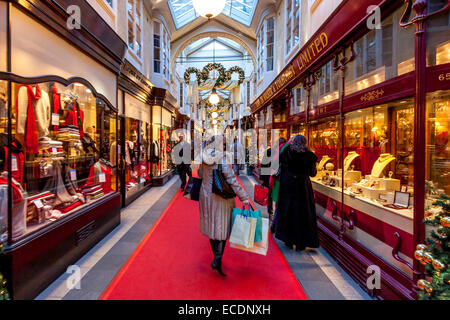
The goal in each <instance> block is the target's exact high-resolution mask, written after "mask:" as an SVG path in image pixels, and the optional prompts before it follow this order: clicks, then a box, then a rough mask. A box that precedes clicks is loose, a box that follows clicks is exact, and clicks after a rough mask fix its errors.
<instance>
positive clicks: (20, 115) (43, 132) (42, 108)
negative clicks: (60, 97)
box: [16, 85, 51, 153]
mask: <svg viewBox="0 0 450 320" xmlns="http://www.w3.org/2000/svg"><path fill="white" fill-rule="evenodd" d="M16 115H17V134H20V135H24V136H25V141H26V143H25V150H26V152H27V153H37V152H39V149H38V140H39V139H40V138H42V137H45V136H47V135H48V134H49V127H50V122H51V110H50V99H49V96H48V93H47V92H45V91H44V90H42V89H41V88H40V87H39V85H36V86H34V87H32V86H31V85H25V86H20V89H19V94H18V96H17V101H16Z"/></svg>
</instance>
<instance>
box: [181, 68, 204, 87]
mask: <svg viewBox="0 0 450 320" xmlns="http://www.w3.org/2000/svg"><path fill="white" fill-rule="evenodd" d="M191 73H195V76H196V77H197V83H198V84H199V85H200V83H202V72H201V71H200V70H198V69H197V68H194V67H189V68H187V69H186V71H185V72H184V82H185V83H186V84H189V82H190V80H191Z"/></svg>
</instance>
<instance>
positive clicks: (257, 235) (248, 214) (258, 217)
mask: <svg viewBox="0 0 450 320" xmlns="http://www.w3.org/2000/svg"><path fill="white" fill-rule="evenodd" d="M239 215H243V216H246V217H250V218H256V228H255V239H254V241H255V242H261V241H262V238H263V232H262V218H261V211H259V210H256V211H253V210H251V209H250V208H249V209H247V210H245V207H243V208H242V209H239V208H234V209H233V217H232V220H231V223H232V224H233V223H234V221H235V219H236V217H237V216H239Z"/></svg>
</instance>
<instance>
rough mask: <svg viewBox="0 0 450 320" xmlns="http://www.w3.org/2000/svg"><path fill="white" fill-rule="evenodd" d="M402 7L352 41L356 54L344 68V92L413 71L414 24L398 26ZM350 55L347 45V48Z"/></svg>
mask: <svg viewBox="0 0 450 320" xmlns="http://www.w3.org/2000/svg"><path fill="white" fill-rule="evenodd" d="M403 10H404V8H403V7H401V8H399V9H398V10H397V11H395V12H394V13H393V14H391V15H390V16H388V17H386V18H385V19H384V20H383V21H382V27H381V29H375V30H371V31H370V32H368V33H367V34H365V35H364V36H363V37H361V38H360V39H358V40H357V41H356V42H355V43H354V46H353V47H354V52H355V54H356V58H355V60H354V61H353V62H351V63H349V64H348V65H347V68H346V72H345V94H346V95H349V94H352V93H354V92H357V91H360V90H364V89H366V88H369V87H371V86H374V85H376V84H379V83H382V82H384V81H386V80H389V79H392V78H394V77H397V76H400V75H402V74H405V73H408V72H411V71H414V68H415V58H414V46H412V45H411V43H414V40H415V36H414V28H406V29H404V28H401V27H400V26H399V21H400V18H401V16H402V14H403ZM346 56H350V49H347V50H346Z"/></svg>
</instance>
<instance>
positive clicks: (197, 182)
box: [183, 176, 203, 201]
mask: <svg viewBox="0 0 450 320" xmlns="http://www.w3.org/2000/svg"><path fill="white" fill-rule="evenodd" d="M202 181H203V180H202V179H200V178H196V177H192V176H191V177H189V181H188V183H187V185H186V189H184V194H183V196H184V197H185V198H187V199H190V200H194V201H199V199H200V188H201V187H202Z"/></svg>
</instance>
